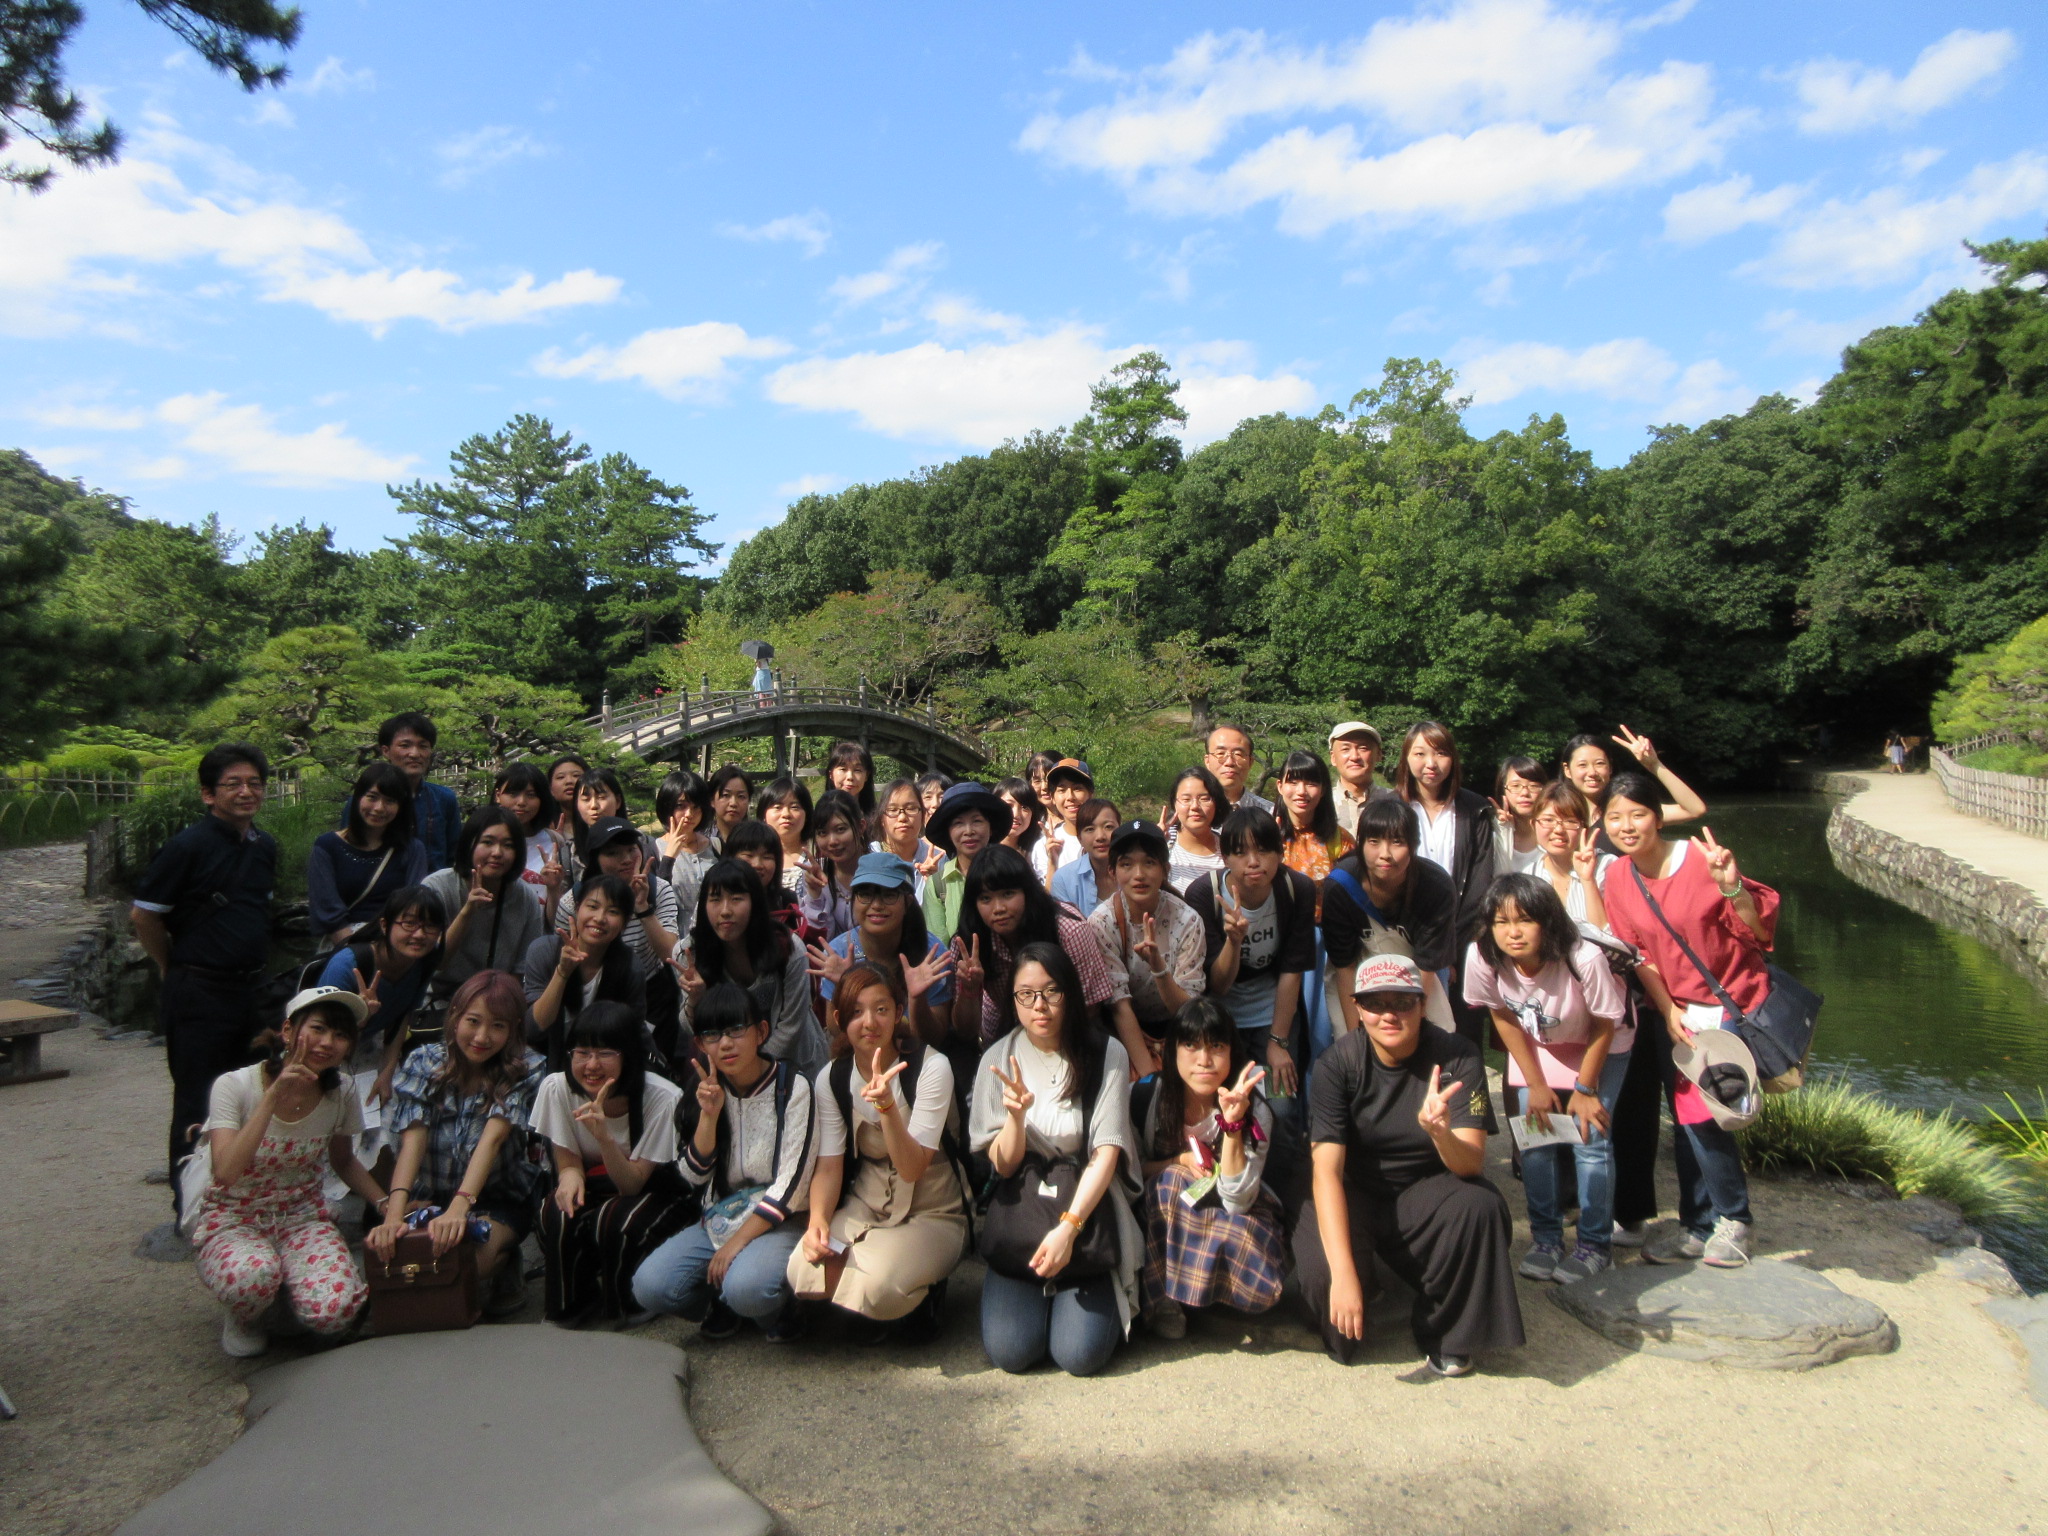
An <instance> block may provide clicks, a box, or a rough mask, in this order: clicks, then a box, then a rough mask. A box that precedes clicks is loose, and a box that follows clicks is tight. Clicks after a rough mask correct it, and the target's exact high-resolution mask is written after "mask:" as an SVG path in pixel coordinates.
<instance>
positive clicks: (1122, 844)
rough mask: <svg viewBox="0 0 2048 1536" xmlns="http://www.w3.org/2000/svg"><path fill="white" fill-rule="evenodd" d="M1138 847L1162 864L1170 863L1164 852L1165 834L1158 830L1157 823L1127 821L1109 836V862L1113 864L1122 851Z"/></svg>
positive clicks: (1121, 854) (1165, 851)
mask: <svg viewBox="0 0 2048 1536" xmlns="http://www.w3.org/2000/svg"><path fill="white" fill-rule="evenodd" d="M1134 846H1135V847H1138V848H1141V849H1143V850H1144V851H1145V852H1146V853H1149V854H1151V855H1152V857H1153V858H1155V859H1157V860H1158V861H1159V862H1160V863H1162V864H1169V863H1171V862H1172V859H1171V857H1170V856H1169V855H1168V853H1167V850H1166V834H1165V833H1164V832H1162V831H1160V830H1159V825H1158V823H1157V822H1151V821H1127V822H1125V823H1124V824H1123V825H1122V826H1120V827H1118V828H1117V829H1116V830H1115V831H1114V832H1112V833H1110V834H1109V862H1110V863H1111V864H1115V863H1116V861H1117V860H1118V859H1119V858H1121V857H1122V856H1123V853H1124V850H1125V849H1127V848H1130V847H1134Z"/></svg>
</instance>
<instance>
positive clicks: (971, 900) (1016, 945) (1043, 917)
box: [958, 843, 1060, 966]
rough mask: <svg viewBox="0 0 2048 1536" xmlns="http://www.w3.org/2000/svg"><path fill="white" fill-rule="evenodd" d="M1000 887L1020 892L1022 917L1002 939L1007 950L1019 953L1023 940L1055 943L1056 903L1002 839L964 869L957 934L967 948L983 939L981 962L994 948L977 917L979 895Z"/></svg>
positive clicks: (991, 936)
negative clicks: (1012, 932) (965, 881)
mask: <svg viewBox="0 0 2048 1536" xmlns="http://www.w3.org/2000/svg"><path fill="white" fill-rule="evenodd" d="M1002 891H1022V892H1023V893H1024V921H1023V922H1022V923H1021V924H1019V925H1018V928H1017V932H1016V933H1015V934H1014V935H1013V936H1012V937H1011V938H1009V939H1007V940H1006V941H1005V943H1006V944H1007V946H1008V948H1009V951H1010V953H1011V954H1013V955H1014V954H1018V953H1020V952H1021V949H1022V947H1023V946H1024V945H1026V944H1034V943H1046V944H1058V943H1059V941H1060V907H1059V903H1058V902H1056V901H1054V900H1053V899H1052V896H1051V894H1050V893H1049V892H1048V891H1047V890H1046V888H1045V887H1044V886H1042V885H1040V884H1039V883H1038V876H1036V875H1034V874H1033V873H1032V872H1031V865H1030V863H1029V862H1028V861H1027V860H1026V859H1025V857H1024V855H1023V854H1021V853H1019V852H1018V851H1017V850H1016V849H1014V848H1012V847H1010V846H1009V845H1008V844H1006V843H993V844H991V845H990V846H989V847H988V848H987V849H986V850H984V851H983V852H982V853H981V854H980V855H979V856H978V857H976V859H975V861H974V867H973V868H972V869H970V870H968V871H967V886H966V889H965V890H963V891H962V892H961V894H960V928H959V933H958V937H959V938H960V940H961V942H962V943H964V944H966V945H967V946H968V947H969V948H972V947H973V945H974V941H975V940H976V939H983V940H986V942H985V943H983V944H982V946H981V958H982V964H983V965H984V966H985V965H987V964H988V962H989V960H990V959H991V958H992V957H993V956H994V954H995V952H996V950H995V938H996V936H995V934H994V933H993V932H991V931H990V929H989V926H988V924H987V923H985V922H983V921H982V920H981V898H982V897H984V896H992V895H995V894H997V893H998V892H1002Z"/></svg>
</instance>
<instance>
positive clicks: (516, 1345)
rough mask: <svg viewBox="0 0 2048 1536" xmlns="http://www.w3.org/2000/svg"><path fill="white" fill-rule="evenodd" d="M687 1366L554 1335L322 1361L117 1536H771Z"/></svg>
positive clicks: (496, 1335) (583, 1336) (664, 1355)
mask: <svg viewBox="0 0 2048 1536" xmlns="http://www.w3.org/2000/svg"><path fill="white" fill-rule="evenodd" d="M684 1370H685V1366H684V1361H683V1352H682V1351H681V1350H679V1349H676V1348H674V1347H673V1346H671V1345H665V1344H656V1343H654V1342H653V1341H652V1340H649V1339H635V1338H628V1337H625V1336H623V1335H620V1334H591V1333H571V1332H568V1331H567V1330H565V1329H561V1328H549V1327H516V1326H515V1327H497V1326H493V1327H489V1328H473V1329H470V1330H469V1331H468V1332H466V1333H414V1334H405V1335H401V1336H399V1337H396V1338H388V1339H372V1340H370V1341H369V1342H368V1343H364V1344H351V1345H349V1346H347V1347H346V1348H343V1349H336V1350H331V1351H329V1352H328V1353H326V1354H321V1355H312V1356H309V1357H307V1358H306V1359H303V1360H295V1361H293V1362H292V1363H291V1364H289V1365H281V1366H276V1367H273V1368H272V1369H270V1370H267V1371H261V1372H258V1373H257V1374H256V1375H255V1376H254V1377H252V1378H251V1379H250V1382H249V1406H248V1408H247V1410H246V1413H247V1417H248V1420H249V1428H248V1431H247V1432H246V1433H245V1434H244V1435H243V1436H242V1438H241V1439H239V1440H237V1441H236V1442H235V1443H234V1444H233V1445H231V1446H229V1447H228V1448H227V1450H226V1451H224V1452H223V1453H222V1454H221V1455H220V1457H219V1458H218V1459H217V1460H215V1461H214V1462H213V1463H212V1464H211V1465H209V1466H205V1467H201V1468H200V1469H199V1470H198V1471H197V1472H195V1473H193V1474H192V1475H191V1476H190V1477H188V1478H186V1479H185V1481H184V1482H182V1483H180V1484H179V1485H178V1486H177V1487H175V1488H173V1489H172V1490H171V1491H170V1492H169V1493H167V1494H165V1495H163V1497H161V1498H159V1499H157V1500H156V1501H155V1502H154V1503H152V1504H150V1505H148V1506H147V1507H145V1508H144V1509H143V1510H141V1511H140V1512H139V1513H138V1514H136V1515H135V1516H134V1517H133V1518H132V1519H131V1520H129V1521H128V1523H127V1524H126V1525H123V1526H122V1527H121V1528H120V1531H119V1532H118V1533H117V1536H514V1533H526V1532H533V1533H536V1536H538V1533H554V1532H569V1531H576V1532H584V1531H588V1532H594V1533H595V1532H602V1533H604V1536H767V1533H768V1531H769V1530H770V1528H771V1527H772V1526H773V1524H774V1521H773V1520H772V1518H771V1517H770V1516H769V1514H768V1512H767V1511H766V1510H765V1509H763V1508H762V1507H761V1506H760V1505H759V1504H756V1503H755V1502H754V1501H753V1500H752V1499H750V1498H748V1497H747V1496H746V1495H745V1494H744V1493H742V1492H740V1490H739V1489H737V1488H735V1487H733V1485H732V1484H731V1483H729V1482H727V1481H726V1480H725V1477H724V1475H723V1474H722V1473H721V1472H720V1471H719V1470H718V1468H717V1466H716V1465H714V1464H713V1462H712V1460H711V1458H710V1457H709V1456H708V1455H706V1454H705V1452H704V1448H703V1447H702V1446H701V1445H699V1444H698V1443H697V1436H696V1432H695V1431H694V1430H692V1429H691V1428H690V1420H689V1416H688V1415H687V1414H686V1413H685V1412H684V1408H683V1381H682V1378H683V1374H684ZM81 1475H87V1474H84V1473H81Z"/></svg>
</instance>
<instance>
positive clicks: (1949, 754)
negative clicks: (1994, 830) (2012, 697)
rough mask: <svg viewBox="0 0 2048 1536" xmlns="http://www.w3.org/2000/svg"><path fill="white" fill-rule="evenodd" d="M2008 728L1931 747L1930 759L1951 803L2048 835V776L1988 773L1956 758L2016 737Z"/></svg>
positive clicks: (2020, 829)
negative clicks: (2045, 777) (2047, 777)
mask: <svg viewBox="0 0 2048 1536" xmlns="http://www.w3.org/2000/svg"><path fill="white" fill-rule="evenodd" d="M2016 739H2017V738H2016V737H2014V736H2013V735H2012V734H2011V733H2009V732H2006V731H1999V732H1995V733H1994V734H1992V735H1989V736H1976V737H1972V738H1971V739H1970V740H1968V741H1959V742H1957V743H1955V744H1954V745H1953V746H1948V747H1930V748H1929V749H1928V761H1929V762H1930V763H1932V764H1933V766H1934V776H1935V777H1936V778H1938V779H1940V780H1941V792H1942V793H1943V794H1945V795H1947V796H1948V803H1949V804H1950V805H1951V806H1952V807H1954V808H1955V809H1956V810H1958V811H1961V812H1963V813H1964V814H1965V815H1968V816H1981V817H1983V818H1984V819H1985V820H1986V821H1995V822H1997V823H1998V824H1999V825H2000V826H2006V827H2011V828H2013V829H2014V830H2015V831H2018V832H2030V833H2032V834H2033V835H2034V836H2035V837H2041V838H2048V779H2037V778H2033V777H2031V776H2029V775H2026V774H2020V773H1987V772H1985V771H1984V770H1983V769H1982V768H1966V767H1964V766H1963V764H1961V763H1959V762H1957V761H1956V759H1957V758H1960V757H1967V756H1968V755H1969V754H1970V753H1972V752H1975V751H1978V750H1979V749H1980V748H1983V747H1994V746H2000V745H2003V744H2005V743H2007V742H2011V741H2014V740H2016Z"/></svg>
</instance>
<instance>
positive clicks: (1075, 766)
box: [1045, 757, 1095, 789]
mask: <svg viewBox="0 0 2048 1536" xmlns="http://www.w3.org/2000/svg"><path fill="white" fill-rule="evenodd" d="M1061 779H1079V780H1080V781H1081V783H1083V784H1084V785H1086V786H1087V787H1088V788H1089V789H1093V788H1094V787H1095V770H1094V769H1092V768H1090V767H1089V766H1088V765H1087V763H1085V762H1083V761H1082V760H1081V759H1080V758H1078V757H1063V758H1061V759H1060V760H1059V761H1058V762H1056V763H1054V764H1053V765H1052V766H1051V767H1050V768H1048V769H1046V770H1045V787H1046V788H1047V789H1050V788H1052V786H1053V785H1055V784H1057V783H1059V781H1060V780H1061Z"/></svg>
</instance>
